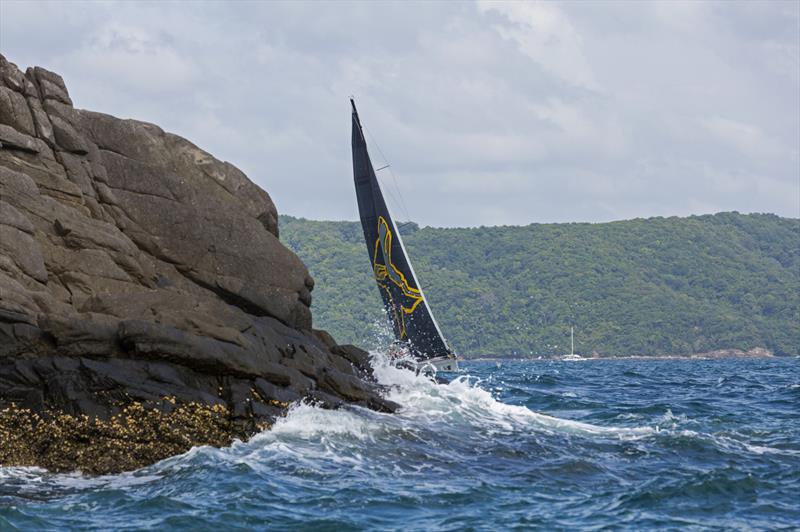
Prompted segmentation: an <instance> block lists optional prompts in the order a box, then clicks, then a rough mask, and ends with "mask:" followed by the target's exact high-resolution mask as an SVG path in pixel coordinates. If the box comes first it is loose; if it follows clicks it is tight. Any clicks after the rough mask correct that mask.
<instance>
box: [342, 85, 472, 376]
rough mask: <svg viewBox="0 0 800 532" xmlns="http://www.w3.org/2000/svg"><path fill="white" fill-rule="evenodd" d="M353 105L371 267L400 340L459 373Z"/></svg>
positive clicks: (420, 356) (422, 358)
mask: <svg viewBox="0 0 800 532" xmlns="http://www.w3.org/2000/svg"><path fill="white" fill-rule="evenodd" d="M350 103H351V104H352V106H353V178H354V179H355V184H356V196H357V197H358V212H359V214H360V216H361V226H362V228H363V229H364V239H365V240H366V243H367V251H368V253H369V260H370V264H372V270H373V273H374V275H375V281H376V282H377V283H378V289H379V290H380V293H381V297H383V304H384V307H385V309H386V314H387V315H388V316H389V318H390V319H391V322H392V325H393V327H394V334H395V338H396V340H397V342H398V343H400V344H402V345H403V346H404V347H406V348H407V349H408V351H409V352H410V353H411V355H412V356H413V357H414V358H415V359H416V360H417V361H418V362H420V363H425V364H428V363H430V364H432V365H433V366H434V367H436V368H437V369H441V370H445V371H452V370H455V369H456V364H455V355H454V354H453V352H452V350H451V349H450V348H449V347H448V345H447V342H446V341H445V339H444V337H443V336H442V332H441V331H440V330H439V325H438V324H437V323H436V320H435V319H434V317H433V313H432V312H431V309H430V307H429V306H428V302H427V301H426V299H425V295H424V294H423V293H422V288H420V286H419V282H418V281H417V276H416V275H415V274H414V269H413V268H412V267H411V262H410V261H409V260H408V254H407V253H406V250H405V247H404V246H403V241H402V239H401V238H400V232H399V231H398V230H397V226H396V225H395V223H394V220H393V219H392V216H391V214H390V213H389V209H388V207H387V206H386V201H385V200H384V199H383V193H382V192H381V187H380V184H379V183H378V179H377V177H376V176H375V169H374V168H373V166H372V161H371V160H370V158H369V153H368V152H367V143H366V140H365V138H364V132H363V130H362V129H361V121H360V120H359V118H358V111H356V104H355V102H354V101H353V100H352V99H351V100H350Z"/></svg>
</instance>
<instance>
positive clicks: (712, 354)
mask: <svg viewBox="0 0 800 532" xmlns="http://www.w3.org/2000/svg"><path fill="white" fill-rule="evenodd" d="M565 356H566V355H557V356H551V355H537V356H527V357H525V356H509V357H499V356H492V355H488V356H477V357H463V358H461V359H459V361H462V362H500V361H503V360H526V361H527V360H541V361H546V360H547V361H561V362H582V361H585V360H678V359H681V360H719V359H728V358H795V357H798V356H800V355H798V354H795V355H776V354H774V353H773V352H772V351H769V350H768V349H764V348H762V347H756V348H754V349H750V350H748V351H744V350H741V349H720V350H717V351H706V352H703V353H688V354H670V355H641V354H637V355H610V356H599V355H593V356H581V358H580V359H566V358H565Z"/></svg>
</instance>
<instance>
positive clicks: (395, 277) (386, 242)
mask: <svg viewBox="0 0 800 532" xmlns="http://www.w3.org/2000/svg"><path fill="white" fill-rule="evenodd" d="M381 258H383V261H382V263H381V261H380V260H379V259H381ZM372 264H373V267H374V271H375V279H377V280H378V285H379V286H380V287H381V288H382V289H383V290H385V291H386V293H387V294H388V296H389V300H390V301H391V302H392V307H393V309H392V310H393V312H394V314H395V322H396V323H398V324H399V325H400V338H406V320H405V316H406V315H407V314H411V313H412V312H414V309H416V308H417V305H419V304H420V303H421V302H422V294H421V293H420V291H419V290H418V289H416V288H413V287H412V286H411V285H409V284H408V281H407V280H406V277H405V275H403V272H401V271H400V270H399V269H398V268H397V267H396V266H395V265H394V263H393V262H392V231H391V229H389V224H388V223H387V222H386V220H385V219H384V217H383V216H379V217H378V239H377V240H376V241H375V253H374V255H373V259H372ZM389 282H391V283H393V284H394V285H396V286H398V287H399V288H400V290H401V291H402V293H403V296H405V297H404V298H403V303H406V304H405V305H404V304H402V303H401V304H400V310H401V311H402V312H400V313H399V314H398V312H397V304H396V303H395V301H394V298H393V297H392V291H391V290H390V289H389V284H388V283H389Z"/></svg>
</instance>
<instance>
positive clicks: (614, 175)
mask: <svg viewBox="0 0 800 532" xmlns="http://www.w3.org/2000/svg"><path fill="white" fill-rule="evenodd" d="M0 52H2V53H3V54H4V55H5V56H6V57H7V58H8V59H9V60H10V61H12V62H14V63H16V64H17V65H19V66H20V67H21V68H23V69H24V68H26V67H27V66H32V65H39V66H43V67H45V68H48V69H50V70H53V71H55V72H58V73H60V74H61V75H62V76H63V77H64V79H65V81H66V83H67V87H68V89H69V91H70V94H71V96H72V99H73V101H74V102H75V105H76V107H81V108H86V109H91V110H95V111H101V112H106V113H110V114H113V115H115V116H119V117H123V118H135V119H138V120H144V121H147V122H153V123H156V124H158V125H159V126H161V127H162V128H164V129H165V130H167V131H170V132H173V133H176V134H179V135H181V136H183V137H186V138H188V139H189V140H191V141H192V142H194V143H195V144H197V145H198V146H200V147H201V148H203V149H205V150H206V151H208V152H210V153H211V154H212V155H214V156H215V157H217V158H218V159H221V160H227V161H229V162H231V163H233V164H234V165H236V166H237V167H239V168H240V169H242V170H243V171H244V172H245V173H246V174H247V175H248V176H249V177H250V179H252V180H253V181H255V182H256V183H258V184H259V185H260V186H261V187H263V188H264V189H265V190H267V191H268V192H269V193H270V195H271V196H272V198H273V200H274V202H275V204H276V206H277V208H278V211H279V212H280V213H283V214H291V215H295V216H303V217H306V218H312V219H329V220H340V219H347V220H356V219H358V211H357V205H356V201H355V194H354V189H353V183H352V167H351V160H350V157H351V152H350V105H349V101H348V98H349V97H350V96H351V95H352V96H354V97H355V98H356V103H357V105H358V108H359V113H360V115H361V120H362V123H363V124H364V126H365V127H366V128H367V133H368V141H369V142H370V151H371V154H372V156H373V161H374V163H375V166H376V167H380V166H383V165H384V164H386V163H390V164H391V167H390V168H389V169H386V170H382V171H380V172H379V178H380V179H381V181H382V184H383V186H384V188H385V189H386V191H387V196H388V201H389V204H390V207H392V208H393V209H394V212H395V217H397V218H398V219H401V220H407V219H412V220H414V221H416V222H418V223H420V224H422V225H433V226H478V225H505V224H516V225H521V224H528V223H534V222H603V221H610V220H620V219H629V218H636V217H650V216H687V215H691V214H706V213H714V212H719V211H732V210H736V211H739V212H771V213H776V214H778V215H781V216H789V217H795V218H796V217H800V2H795V1H777V2H767V1H759V2H701V1H691V2H679V1H669V2H597V1H592V2H578V1H572V2H563V3H562V2H542V3H539V2H534V3H522V2H515V3H496V2H489V1H482V0H481V1H477V2H407V3H391V2H355V3H345V2H329V3H323V2H313V3H295V2H291V3H278V2H238V3H236V2H233V3H215V2H210V1H204V2H179V3H161V2H158V3H156V2H143V3H136V2H124V3H110V2H105V3H79V2H52V3H37V2H17V1H11V0H2V1H1V2H0Z"/></svg>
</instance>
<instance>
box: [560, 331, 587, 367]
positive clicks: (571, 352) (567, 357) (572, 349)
mask: <svg viewBox="0 0 800 532" xmlns="http://www.w3.org/2000/svg"><path fill="white" fill-rule="evenodd" d="M562 358H563V360H583V357H582V356H580V355H576V354H575V327H570V328H569V354H568V355H564V356H563V357H562Z"/></svg>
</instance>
